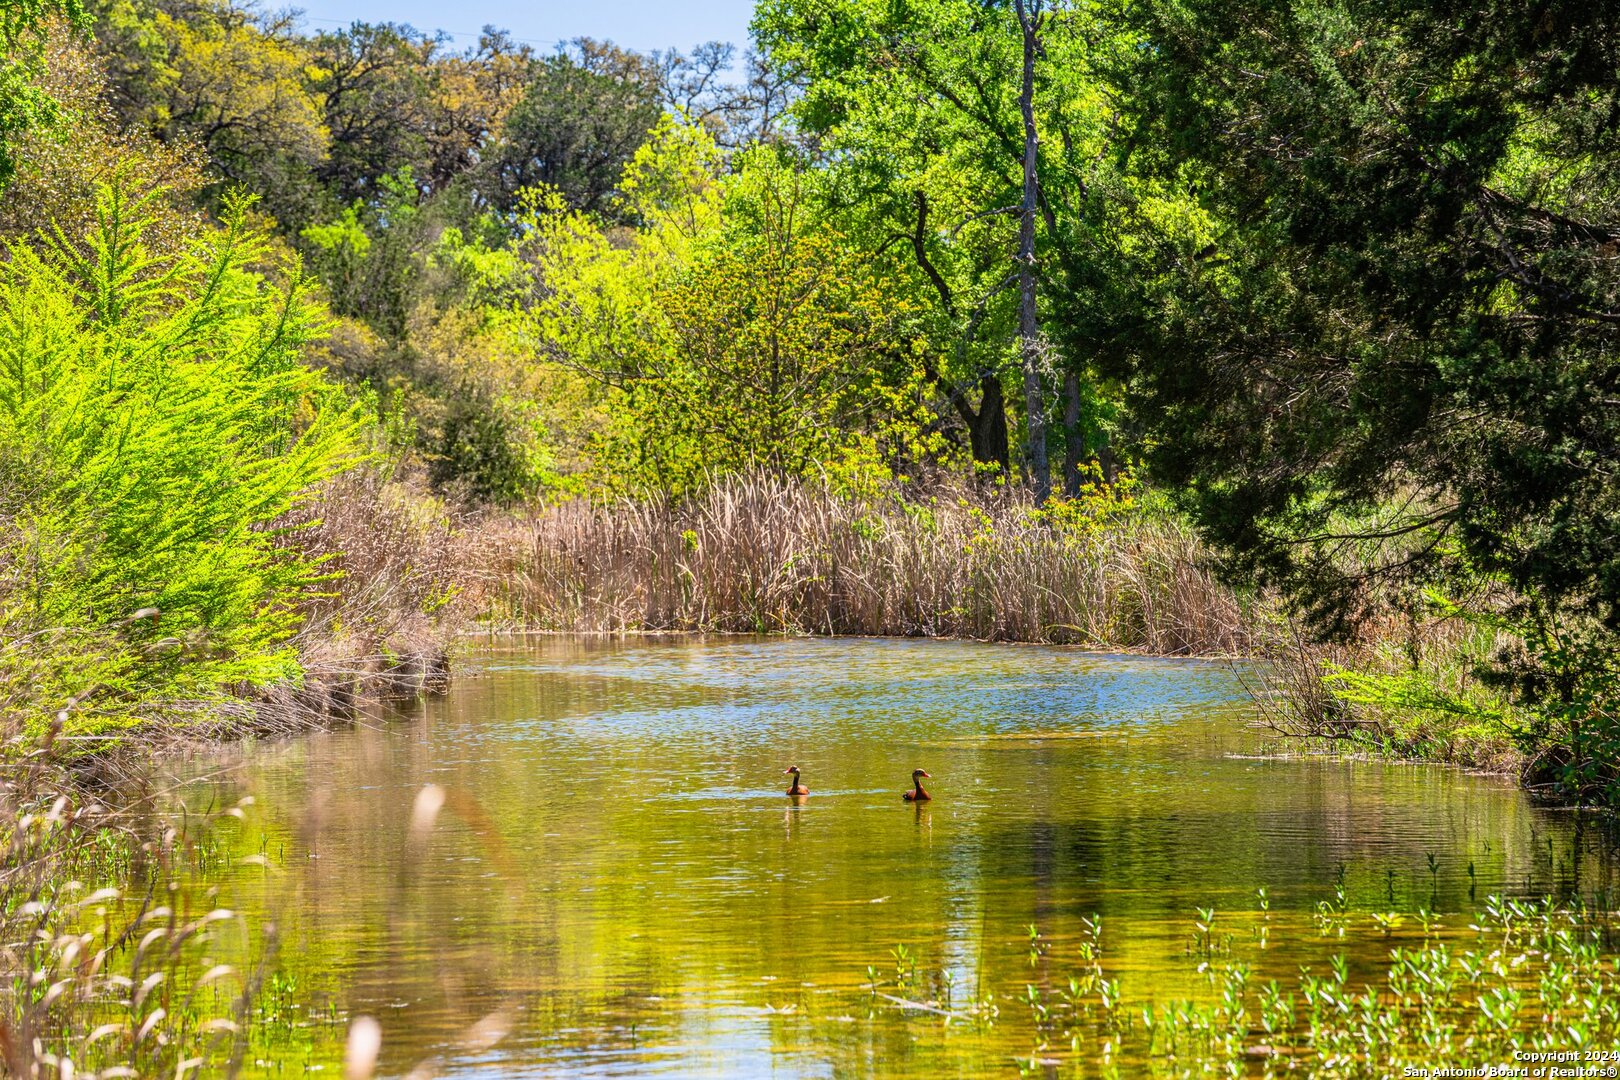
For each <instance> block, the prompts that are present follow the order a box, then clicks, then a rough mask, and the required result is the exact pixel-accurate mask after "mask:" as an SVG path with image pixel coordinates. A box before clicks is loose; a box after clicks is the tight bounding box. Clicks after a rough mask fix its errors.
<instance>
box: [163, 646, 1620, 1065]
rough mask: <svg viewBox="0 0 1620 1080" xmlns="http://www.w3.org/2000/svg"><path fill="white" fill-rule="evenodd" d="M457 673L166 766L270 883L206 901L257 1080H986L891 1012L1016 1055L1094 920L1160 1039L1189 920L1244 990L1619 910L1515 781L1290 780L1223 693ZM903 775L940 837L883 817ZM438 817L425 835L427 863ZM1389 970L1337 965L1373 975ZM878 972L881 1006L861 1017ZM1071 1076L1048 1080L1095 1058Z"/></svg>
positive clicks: (1112, 964) (1413, 776)
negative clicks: (1224, 940) (1464, 931)
mask: <svg viewBox="0 0 1620 1080" xmlns="http://www.w3.org/2000/svg"><path fill="white" fill-rule="evenodd" d="M464 666H470V667H471V668H472V669H473V670H474V672H475V673H473V674H468V675H464V676H458V677H457V679H456V680H455V682H454V683H453V685H452V687H451V689H450V690H449V691H448V693H446V694H444V695H439V696H429V697H425V698H424V699H422V700H420V701H417V702H415V703H413V704H411V705H409V706H408V707H404V708H401V709H399V710H397V711H392V712H390V713H388V714H386V715H376V716H369V717H367V718H365V720H364V721H363V722H360V723H357V724H356V725H355V726H354V727H353V728H352V729H348V730H342V731H335V732H330V733H325V734H319V735H313V736H308V737H304V738H300V739H296V740H291V741H285V742H271V743H261V744H257V745H252V746H248V747H245V748H238V749H236V750H234V751H224V752H220V753H217V754H209V755H207V756H205V757H202V758H197V759H192V760H191V761H189V762H187V764H186V768H187V770H188V776H189V778H190V784H189V786H188V788H187V802H188V803H189V804H192V805H196V806H199V807H200V806H201V805H203V804H205V803H210V802H212V803H215V804H216V805H217V804H218V803H219V801H220V800H222V799H230V798H235V797H237V796H239V795H241V794H243V793H248V792H251V793H252V794H253V795H254V797H255V804H254V806H253V808H252V811H251V813H250V814H249V816H248V818H247V819H246V820H245V821H244V822H242V823H241V824H240V825H239V826H237V827H236V828H237V832H236V833H234V834H233V839H232V841H231V843H232V844H233V845H235V846H234V848H233V854H234V855H237V856H240V855H241V854H243V853H244V852H247V851H251V852H254V853H259V854H262V855H264V856H265V859H264V860H263V861H264V863H266V864H268V865H267V866H266V865H242V864H240V862H239V860H238V859H235V858H232V859H228V860H221V865H222V866H223V867H224V868H223V869H220V870H217V871H216V877H217V879H218V880H219V883H220V885H221V887H222V890H223V892H224V893H225V895H226V896H227V898H228V902H229V903H230V904H231V905H232V906H233V907H236V908H237V909H239V910H241V911H243V912H244V913H245V914H246V915H247V916H248V917H249V919H250V921H257V922H259V923H270V922H273V923H274V924H275V925H276V926H277V927H278V931H279V933H278V941H279V964H280V967H281V972H280V973H279V974H277V975H276V977H275V978H274V979H273V980H271V982H270V983H269V984H268V985H267V987H266V988H265V990H264V994H263V996H264V1001H265V1002H266V1003H267V1004H265V1005H261V1008H263V1009H265V1010H266V1011H267V1012H266V1014H267V1015H269V1016H271V1017H272V1019H275V1020H276V1021H277V1022H281V1023H284V1024H285V1025H286V1030H287V1037H286V1038H285V1040H284V1041H283V1042H282V1043H281V1044H279V1048H278V1049H274V1050H272V1051H264V1052H262V1054H261V1056H260V1058H259V1062H260V1064H259V1068H260V1069H261V1070H263V1071H265V1072H267V1073H269V1074H272V1075H288V1074H297V1073H299V1072H300V1071H302V1070H303V1069H304V1068H306V1067H315V1066H320V1065H322V1064H323V1063H324V1065H325V1068H326V1070H327V1072H328V1074H330V1073H331V1072H333V1071H335V1067H334V1064H333V1062H334V1059H340V1057H341V1040H342V1032H343V1023H342V1021H343V1018H344V1017H347V1016H350V1015H358V1014H367V1015H371V1016H374V1017H376V1018H377V1019H378V1020H379V1021H380V1023H381V1026H382V1032H383V1053H382V1067H383V1070H384V1072H385V1073H386V1074H388V1075H396V1076H398V1075H405V1074H407V1073H409V1072H410V1071H411V1070H412V1069H413V1068H417V1067H419V1066H424V1067H425V1068H427V1069H430V1070H432V1071H433V1072H434V1074H436V1075H444V1076H489V1077H494V1076H554V1075H564V1074H566V1075H577V1076H602V1077H607V1076H642V1075H647V1076H653V1075H656V1076H765V1075H770V1076H778V1077H820V1076H868V1075H870V1076H917V1075H922V1074H924V1073H927V1074H940V1075H962V1076H976V1075H984V1074H986V1073H999V1072H1007V1071H1010V1070H1012V1063H1013V1061H1014V1057H1015V1056H1016V1055H1023V1056H1024V1057H1026V1058H1027V1057H1029V1056H1030V1053H1031V1046H1030V1036H1029V1033H1028V1027H1027V1025H1023V1026H1020V1025H1018V1024H1015V1023H1012V1022H1010V1019H1009V1022H1004V1023H995V1024H988V1023H977V1024H961V1023H956V1024H946V1023H944V1022H943V1020H942V1018H941V1016H940V1015H939V1014H938V1013H934V1012H929V1011H928V1010H926V1009H915V1008H906V1007H901V1006H899V1005H898V1003H897V1002H896V1001H895V1000H894V999H895V998H899V999H902V1000H908V1001H909V1000H917V1001H931V1002H935V1003H938V1002H940V1001H943V1000H946V998H947V997H948V999H949V1001H950V1002H952V1003H953V1004H952V1005H950V1006H949V1007H948V1008H947V1011H949V1009H951V1008H958V1007H959V1006H960V1003H962V1002H974V1003H983V1002H985V1001H994V1002H999V1009H1000V1012H1001V1013H1002V1014H1003V1015H1004V1016H1008V1017H1009V1018H1010V1014H1011V1013H1013V1012H1014V1011H1015V1010H1016V1008H1017V1007H1018V1006H1017V1004H1016V1002H1017V1001H1018V1000H1019V999H1021V998H1022V997H1023V996H1024V994H1025V993H1026V986H1028V985H1030V984H1041V983H1043V982H1045V983H1050V982H1053V981H1061V980H1063V979H1066V978H1067V974H1066V972H1067V970H1068V967H1069V966H1070V965H1071V962H1072V957H1073V955H1074V951H1075V949H1076V948H1077V947H1078V943H1080V942H1083V941H1084V940H1086V938H1087V935H1088V934H1089V933H1090V932H1091V930H1090V924H1089V923H1088V921H1087V920H1091V919H1094V918H1100V920H1101V927H1102V929H1101V939H1102V944H1103V953H1104V966H1105V967H1106V969H1107V971H1108V974H1109V977H1110V978H1114V979H1117V980H1118V982H1119V985H1120V987H1121V990H1122V993H1123V995H1124V996H1125V998H1126V999H1127V1000H1129V1001H1137V1002H1145V1001H1151V1000H1161V1001H1162V1000H1165V999H1167V998H1169V997H1175V996H1188V995H1193V996H1196V995H1197V994H1198V993H1199V992H1200V989H1199V988H1200V987H1201V986H1202V985H1203V984H1202V983H1201V982H1200V981H1199V980H1198V978H1197V977H1196V976H1195V974H1194V969H1195V967H1196V965H1197V957H1196V956H1193V955H1191V946H1190V944H1189V942H1190V941H1192V935H1193V934H1194V932H1195V931H1194V921H1195V920H1196V919H1200V918H1202V917H1201V916H1200V915H1199V914H1198V912H1197V909H1198V908H1205V909H1210V908H1213V909H1214V910H1215V912H1216V915H1215V930H1214V935H1215V936H1216V937H1217V938H1219V937H1220V936H1221V935H1223V934H1224V935H1227V936H1228V939H1231V938H1237V939H1242V941H1244V942H1247V941H1249V940H1250V939H1252V938H1253V937H1254V935H1255V934H1256V930H1255V927H1256V926H1259V925H1261V924H1264V925H1266V926H1268V927H1275V928H1276V929H1275V932H1274V933H1273V934H1272V936H1271V943H1270V946H1269V948H1267V949H1266V950H1264V952H1263V954H1262V955H1261V957H1260V959H1259V961H1258V966H1259V969H1260V972H1259V973H1260V974H1261V975H1263V976H1265V975H1273V974H1276V975H1280V974H1283V973H1286V972H1292V971H1297V969H1298V967H1299V965H1301V964H1317V965H1321V964H1325V963H1326V962H1327V960H1328V958H1329V957H1330V956H1332V955H1333V954H1334V953H1335V952H1336V951H1344V950H1345V949H1346V948H1347V946H1346V945H1345V944H1344V943H1342V942H1339V941H1336V940H1335V939H1334V938H1333V937H1332V936H1331V935H1324V934H1323V933H1320V932H1319V930H1320V926H1319V925H1316V924H1313V922H1312V920H1313V918H1314V917H1315V916H1314V915H1313V913H1314V912H1315V911H1316V907H1317V904H1318V903H1319V902H1320V901H1322V900H1324V899H1325V898H1331V897H1333V896H1334V894H1335V890H1336V889H1337V888H1341V887H1342V888H1343V889H1344V891H1345V898H1346V903H1347V904H1348V906H1349V908H1350V909H1351V910H1355V911H1365V912H1405V913H1407V916H1408V920H1409V924H1410V925H1415V922H1416V916H1415V914H1414V913H1416V912H1418V911H1419V910H1420V909H1427V910H1430V911H1440V912H1452V913H1456V912H1468V911H1472V910H1474V909H1475V908H1474V905H1475V904H1476V903H1480V902H1483V901H1484V899H1485V898H1486V897H1487V896H1488V895H1489V894H1492V893H1506V894H1530V895H1540V894H1544V893H1553V894H1556V895H1560V896H1565V897H1571V896H1592V895H1595V894H1599V893H1600V892H1602V891H1604V890H1608V889H1610V888H1611V887H1612V885H1613V884H1614V872H1613V864H1612V863H1611V862H1610V861H1609V859H1608V858H1607V856H1606V852H1607V851H1608V849H1609V846H1610V843H1611V840H1610V838H1608V837H1607V836H1606V835H1604V834H1602V833H1600V832H1599V831H1598V830H1596V829H1594V828H1593V827H1592V826H1591V824H1590V823H1589V822H1586V821H1585V819H1583V817H1582V816H1581V815H1577V814H1571V813H1568V812H1560V811H1553V810H1543V809H1538V808H1536V807H1535V806H1533V805H1532V804H1531V803H1530V802H1529V801H1528V800H1527V799H1526V797H1525V796H1524V795H1523V794H1522V793H1520V792H1519V791H1517V790H1516V789H1515V788H1514V787H1513V786H1512V785H1511V784H1509V783H1506V782H1504V781H1502V780H1499V779H1494V778H1488V777H1478V776H1470V775H1467V774H1464V773H1462V772H1460V771H1457V770H1452V769H1446V768H1440V767H1418V766H1410V765H1394V764H1382V763H1376V762H1366V761H1352V760H1346V759H1342V758H1324V757H1302V756H1289V757H1279V756H1276V755H1277V753H1278V751H1279V750H1291V749H1294V748H1293V747H1290V746H1279V744H1278V743H1277V742H1275V741H1274V740H1270V739H1268V738H1266V737H1265V736H1263V735H1261V734H1259V733H1257V732H1255V731H1254V730H1252V722H1253V716H1252V710H1251V708H1250V706H1249V705H1248V702H1247V699H1246V697H1245V695H1244V692H1243V688H1242V685H1241V681H1240V678H1239V675H1238V674H1237V673H1236V672H1234V670H1233V669H1232V667H1231V666H1230V665H1227V664H1223V663H1216V662H1203V661H1182V660H1157V659H1141V658H1131V657H1114V656H1099V655H1095V654H1088V653H1085V652H1081V651H1075V650H1069V649H1061V648H1046V647H1032V646H1011V645H984V644H976V643H963V642H940V641H921V640H915V641H914V640H904V641H902V640H850V639H813V640H756V639H733V638H721V639H713V638H710V639H696V638H693V639H685V638H675V639H640V640H635V639H632V640H630V641H598V640H588V641H587V640H576V639H550V638H548V639H540V640H524V639H504V640H498V641H496V642H494V643H491V644H489V645H488V646H487V647H484V648H482V649H481V650H480V651H479V653H478V655H477V656H476V657H475V658H474V662H473V663H472V664H470V665H464ZM789 765H798V766H800V768H801V769H802V770H803V778H804V782H805V783H806V784H807V785H808V786H809V788H810V791H811V794H810V796H809V797H808V799H806V800H804V801H803V803H802V804H801V805H795V804H794V803H793V802H792V801H790V800H789V799H788V798H787V797H786V795H785V792H786V789H787V787H788V778H787V777H785V776H784V775H783V770H784V769H785V768H786V767H787V766H789ZM914 768H923V769H926V770H928V771H929V772H930V773H931V774H932V777H933V779H932V780H929V781H927V785H928V787H929V790H930V791H931V792H932V794H933V799H932V801H930V802H927V803H923V804H919V805H912V804H908V803H906V802H904V801H902V799H901V793H902V792H903V791H904V790H906V789H907V788H908V786H909V784H910V775H911V771H912V770H913V769H914ZM430 784H431V785H438V786H439V787H440V788H441V789H443V791H444V793H445V798H444V805H443V809H442V811H441V812H440V813H439V815H438V817H437V822H436V825H435V826H434V828H433V830H432V832H431V834H430V835H429V836H428V837H427V839H426V842H425V844H413V841H412V839H411V832H410V821H411V815H412V808H413V805H414V804H415V801H416V799H417V797H418V793H419V792H421V791H422V789H423V788H424V786H425V785H430ZM1262 888H1264V889H1265V890H1266V898H1267V899H1266V902H1265V904H1266V907H1267V910H1264V911H1262V910H1261V908H1262V904H1261V898H1260V895H1259V892H1258V890H1260V889H1262ZM1452 921H1453V922H1456V923H1459V924H1461V923H1466V921H1467V920H1466V918H1455V919H1453V920H1452ZM1032 928H1033V929H1032ZM1032 934H1033V935H1036V936H1035V937H1034V938H1033V939H1032ZM1386 948H1387V945H1382V946H1380V947H1378V948H1372V947H1367V946H1355V947H1353V948H1351V949H1350V955H1349V956H1348V957H1347V958H1348V960H1349V961H1350V962H1351V964H1352V967H1353V969H1354V970H1355V971H1357V972H1363V973H1366V972H1374V971H1375V970H1376V968H1377V965H1378V964H1379V962H1380V960H1381V958H1382V956H1383V953H1384V950H1385V949H1386ZM896 950H899V951H898V953H897V951H896ZM912 965H914V966H915V968H916V969H917V970H918V971H919V972H921V973H925V974H920V975H919V976H918V977H917V978H916V979H915V980H911V981H909V982H908V981H906V979H905V974H906V970H907V969H908V968H909V967H910V966H912ZM869 966H870V967H872V968H874V969H875V971H876V974H877V975H878V977H879V979H880V980H881V981H884V982H885V984H886V989H885V993H887V994H889V995H890V996H889V997H874V996H873V995H872V994H871V993H869V992H868V991H867V990H866V989H864V988H865V986H866V984H868V983H869V981H870V980H871V977H872V974H873V973H872V972H869V970H868V969H869ZM897 969H899V970H900V974H901V976H902V977H901V979H899V980H896V978H895V976H896V972H897ZM897 991H899V992H897ZM323 1017H324V1018H327V1020H326V1022H325V1023H324V1025H323V1022H322V1018H323ZM1063 1051H1064V1052H1063V1053H1062V1054H1059V1055H1058V1056H1057V1057H1055V1058H1051V1059H1050V1060H1051V1062H1052V1063H1053V1067H1055V1065H1056V1063H1057V1062H1065V1063H1070V1062H1077V1063H1078V1064H1077V1065H1076V1067H1077V1068H1078V1067H1079V1065H1083V1064H1085V1062H1087V1061H1094V1060H1095V1059H1096V1055H1097V1054H1098V1053H1105V1052H1106V1049H1101V1050H1100V1049H1099V1048H1098V1047H1096V1046H1088V1045H1081V1046H1080V1047H1079V1048H1078V1050H1077V1051H1074V1052H1071V1051H1070V1050H1069V1048H1068V1047H1067V1046H1065V1047H1064V1048H1063ZM424 1075H425V1073H424ZM1065 1075H1068V1073H1065Z"/></svg>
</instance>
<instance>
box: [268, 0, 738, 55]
mask: <svg viewBox="0 0 1620 1080" xmlns="http://www.w3.org/2000/svg"><path fill="white" fill-rule="evenodd" d="M267 6H269V7H275V6H277V5H274V4H270V5H267ZM291 6H293V7H297V8H301V9H302V10H303V12H304V24H305V26H306V27H307V28H308V29H310V30H323V29H327V28H330V27H334V26H340V25H347V24H349V23H351V22H354V21H355V20H357V19H359V20H363V21H366V22H385V21H386V22H403V23H410V24H411V25H412V26H414V27H416V28H417V29H419V30H444V31H446V32H449V33H451V34H453V35H454V36H455V40H456V44H458V45H470V44H472V43H473V42H474V41H475V40H476V39H477V36H478V31H479V29H480V28H481V27H483V26H484V25H485V24H491V25H494V26H498V27H503V28H505V29H507V30H510V31H511V32H512V36H513V37H515V38H518V39H520V40H523V41H527V42H529V43H531V44H533V45H535V46H536V47H537V48H541V49H550V48H551V47H552V45H553V43H554V42H556V41H558V40H567V39H569V38H575V37H582V36H584V37H594V38H610V39H612V40H613V41H614V42H616V43H618V44H620V45H624V46H627V47H629V48H632V49H639V50H642V51H646V50H650V49H667V48H669V47H671V46H674V47H675V48H678V49H681V50H682V51H685V50H688V49H690V48H691V47H692V46H693V45H696V44H698V43H699V42H703V41H730V42H732V43H733V44H735V45H736V46H737V47H738V52H739V53H740V52H741V50H742V48H743V47H744V46H745V45H746V44H747V40H748V19H749V16H750V15H751V14H752V13H753V9H754V5H753V0H697V2H685V3H683V2H681V0H587V2H584V3H579V2H575V3H555V2H552V0H539V2H530V3H522V2H519V0H293V3H292V4H291Z"/></svg>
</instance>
